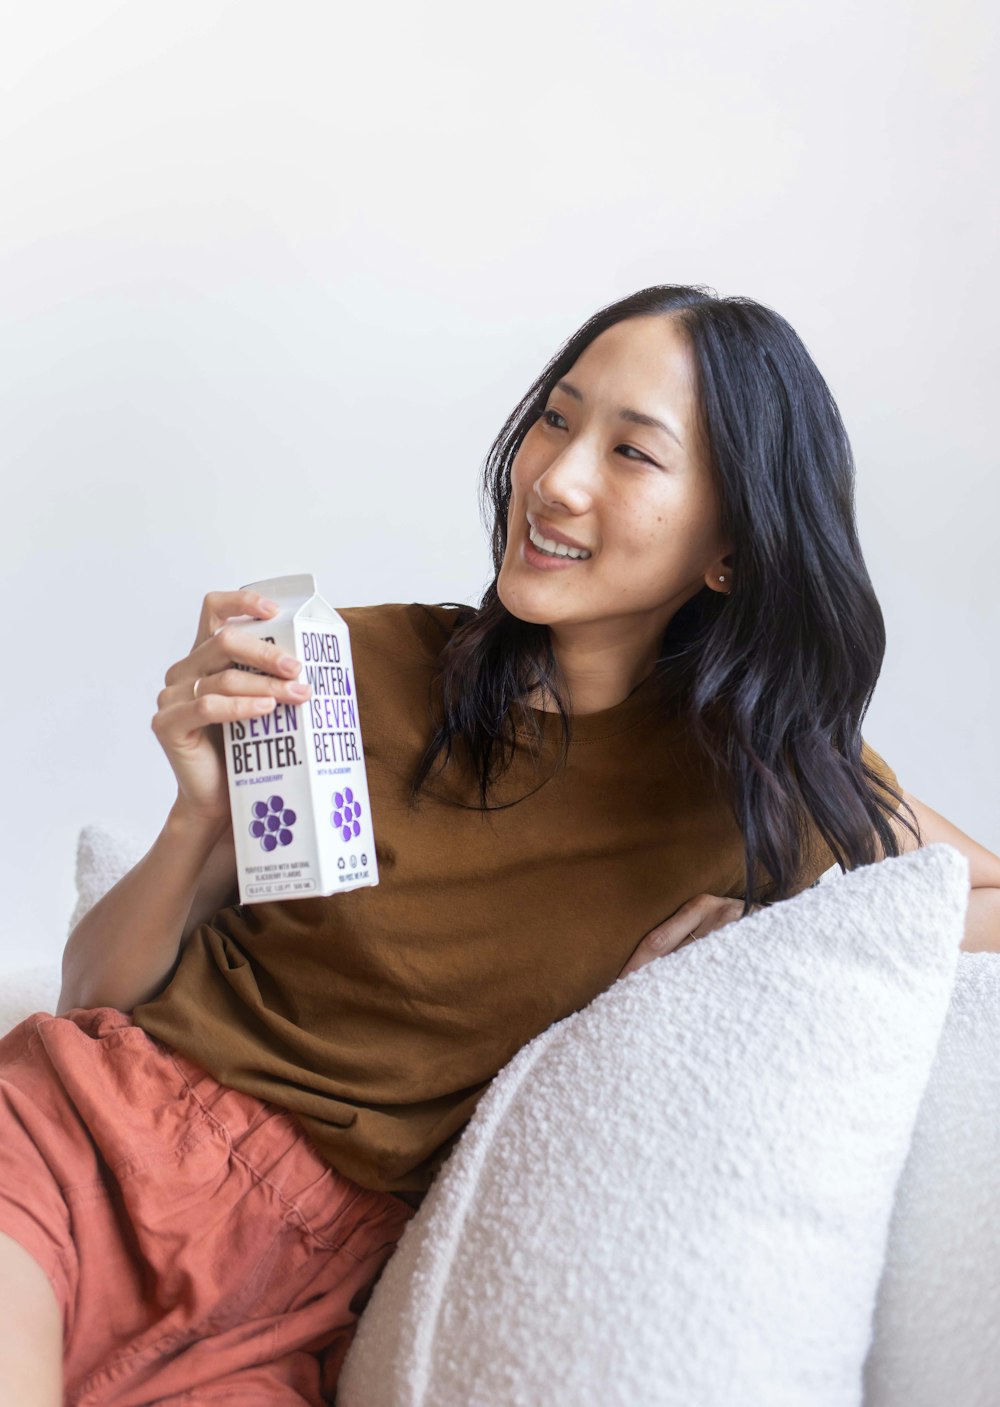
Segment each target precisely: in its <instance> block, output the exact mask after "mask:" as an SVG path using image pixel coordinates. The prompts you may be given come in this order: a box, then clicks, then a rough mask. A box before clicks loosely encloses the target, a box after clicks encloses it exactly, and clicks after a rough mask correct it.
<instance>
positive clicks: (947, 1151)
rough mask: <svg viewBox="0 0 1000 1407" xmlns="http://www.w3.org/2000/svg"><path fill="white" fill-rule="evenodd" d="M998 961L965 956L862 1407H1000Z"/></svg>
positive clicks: (901, 1201)
mask: <svg viewBox="0 0 1000 1407" xmlns="http://www.w3.org/2000/svg"><path fill="white" fill-rule="evenodd" d="M998 1170H1000V955H998V954H997V953H962V954H961V956H960V958H959V962H958V975H957V977H956V979H955V988H954V991H953V993H952V999H951V1004H950V1006H949V1008H948V1015H947V1019H946V1022H945V1026H944V1030H943V1031H942V1034H941V1040H940V1042H939V1044H938V1052H937V1057H936V1059H935V1061H934V1065H933V1067H932V1069H931V1074H930V1079H929V1080H928V1083H927V1089H926V1091H925V1092H924V1097H923V1100H922V1102H921V1105H920V1110H919V1113H918V1115H917V1122H916V1127H915V1128H914V1131H913V1139H912V1141H911V1144H910V1152H909V1155H908V1157H907V1160H906V1165H905V1166H904V1168H903V1173H902V1176H901V1178H900V1180H899V1185H898V1187H897V1188H896V1200H895V1204H894V1207H893V1212H892V1220H891V1222H890V1225H889V1242H888V1246H887V1249H886V1258H885V1267H884V1270H883V1273H882V1282H881V1284H880V1286H879V1292H878V1300H877V1302H876V1307H875V1320H874V1335H873V1341H872V1346H871V1350H870V1353H869V1356H868V1361H867V1362H866V1364H865V1407H899V1404H900V1403H905V1404H906V1407H942V1404H949V1403H953V1404H955V1407H996V1404H997V1402H998V1401H1000V1214H998V1212H997V1174H998Z"/></svg>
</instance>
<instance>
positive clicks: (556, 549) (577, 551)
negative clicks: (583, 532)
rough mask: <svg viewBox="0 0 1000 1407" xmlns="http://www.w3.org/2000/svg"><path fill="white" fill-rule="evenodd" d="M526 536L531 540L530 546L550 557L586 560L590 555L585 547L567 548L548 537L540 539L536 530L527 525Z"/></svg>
mask: <svg viewBox="0 0 1000 1407" xmlns="http://www.w3.org/2000/svg"><path fill="white" fill-rule="evenodd" d="M528 536H529V537H530V538H531V543H532V546H533V547H535V548H536V549H537V550H538V551H539V552H547V553H548V554H549V556H550V557H581V558H586V557H589V556H590V553H589V552H588V551H587V549H586V548H585V547H567V546H566V544H565V543H564V542H553V541H552V539H551V538H550V537H542V535H541V533H540V532H539V531H538V530H537V528H534V527H532V525H531V524H530V523H529V524H528Z"/></svg>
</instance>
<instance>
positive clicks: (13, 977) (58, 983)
mask: <svg viewBox="0 0 1000 1407" xmlns="http://www.w3.org/2000/svg"><path fill="white" fill-rule="evenodd" d="M144 853H145V851H144V850H143V849H142V847H141V846H140V845H139V844H138V842H137V841H136V840H134V839H133V838H132V837H131V836H130V835H127V834H124V833H122V832H120V831H115V830H109V829H108V828H107V827H106V826H100V825H87V826H84V827H82V829H81V831H80V834H79V836H78V837H77V842H76V895H77V898H76V907H75V908H74V910H73V913H72V916H71V917H70V921H69V930H68V933H67V936H68V934H69V933H72V931H73V929H74V928H75V927H76V925H77V924H78V923H79V922H80V920H81V919H82V918H83V916H84V914H85V913H88V912H89V910H90V909H92V908H93V906H94V905H95V904H96V903H97V901H98V899H101V898H103V897H104V895H105V894H106V893H107V892H108V890H109V889H112V888H113V887H114V886H115V885H116V884H117V883H118V881H119V880H120V879H121V878H122V876H123V875H126V874H128V872H129V870H130V869H131V868H132V866H133V865H135V864H136V863H137V862H138V861H139V860H140V859H141V858H142V856H143V854H144ZM61 988H62V964H61V963H59V962H51V963H42V964H40V965H38V966H34V967H26V968H22V969H20V970H19V971H16V972H5V973H4V974H3V975H2V977H0V1034H2V1033H3V1032H6V1031H9V1030H11V1028H12V1027H14V1026H16V1025H18V1023H19V1022H21V1021H23V1020H24V1019H25V1017H28V1016H31V1015H33V1013H34V1012H36V1011H55V1009H56V1007H57V1006H58V1004H59V992H60V989H61Z"/></svg>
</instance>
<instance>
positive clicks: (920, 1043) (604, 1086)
mask: <svg viewBox="0 0 1000 1407" xmlns="http://www.w3.org/2000/svg"><path fill="white" fill-rule="evenodd" d="M140 854H141V847H139V846H138V845H137V844H136V843H135V842H134V841H131V840H130V838H129V837H126V836H121V835H115V834H113V833H111V832H108V831H106V830H104V829H102V828H101V827H97V826H89V827H85V828H84V830H83V831H82V832H81V836H80V840H79V845H78V853H77V886H78V894H79V901H78V904H77V907H76V911H75V912H74V914H73V916H72V922H71V926H72V924H75V922H76V921H77V920H78V919H79V917H80V916H81V914H82V913H83V912H85V911H86V909H87V908H89V907H90V905H91V904H93V903H94V902H96V900H97V899H98V898H99V897H100V895H101V894H102V893H104V892H105V890H106V889H107V888H108V887H110V885H111V884H113V883H114V882H115V881H116V880H117V878H118V877H119V876H120V875H121V874H122V873H124V872H125V871H126V870H127V869H128V868H130V867H131V865H132V864H134V863H135V861H136V860H137V859H138V858H139V855H140ZM967 877H968V863H967V861H966V860H965V859H964V857H963V856H961V855H960V854H959V852H957V851H956V850H954V849H953V848H952V847H950V846H946V845H934V846H930V847H927V848H926V849H925V850H922V851H920V852H916V853H914V854H911V855H908V856H905V857H900V858H899V859H896V860H891V861H885V862H883V863H882V864H881V865H873V866H868V867H867V868H865V869H862V870H858V871H855V872H853V873H852V874H850V875H845V876H841V875H840V874H839V871H831V872H829V873H828V875H827V876H824V881H825V882H823V883H821V884H820V885H818V886H816V887H815V888H814V889H812V890H809V891H806V893H805V894H803V895H799V896H797V897H796V898H795V899H793V900H790V901H788V902H787V903H785V904H781V905H775V906H773V907H772V908H770V909H769V910H766V911H764V912H762V913H760V914H757V915H753V916H752V917H751V918H748V919H746V920H742V921H740V923H738V924H731V925H729V926H728V927H727V928H726V929H722V930H719V931H717V933H715V934H711V935H709V937H708V938H706V939H702V940H699V942H698V943H697V944H692V945H688V946H687V947H686V948H684V949H682V950H681V951H679V952H678V953H676V954H671V955H669V956H668V957H666V958H664V959H661V960H659V961H658V962H657V963H654V964H651V965H650V966H648V967H646V968H644V969H642V970H641V971H640V972H637V973H633V974H631V975H630V976H629V977H628V978H627V979H624V980H623V981H621V982H618V983H615V984H614V985H613V987H612V988H611V989H609V991H608V992H606V993H602V994H601V995H600V996H599V997H598V998H597V999H596V1000H595V1001H594V1002H593V1003H591V1004H590V1005H589V1006H588V1007H587V1008H585V1009H584V1010H583V1011H581V1012H578V1013H575V1014H574V1015H573V1016H571V1017H568V1018H567V1019H566V1020H565V1021H562V1022H558V1023H556V1025H555V1026H553V1027H550V1028H549V1030H548V1031H546V1032H543V1033H542V1034H541V1035H540V1036H539V1037H538V1038H536V1040H535V1041H533V1042H531V1043H530V1044H529V1045H528V1046H526V1047H525V1048H524V1049H523V1050H521V1051H520V1052H518V1054H517V1056H515V1058H514V1059H513V1060H512V1061H511V1062H510V1064H509V1065H508V1066H507V1067H505V1069H504V1070H502V1071H501V1072H500V1073H499V1074H498V1076H497V1078H496V1079H495V1080H494V1081H493V1083H492V1085H491V1086H490V1089H489V1091H488V1092H487V1095H486V1096H485V1097H484V1099H483V1100H482V1101H481V1103H480V1105H479V1107H478V1108H477V1111H476V1115H475V1117H474V1118H473V1120H472V1121H471V1123H470V1124H469V1126H468V1128H467V1130H466V1132H465V1133H464V1135H463V1138H462V1140H461V1141H460V1142H459V1144H458V1146H457V1148H456V1149H455V1150H454V1152H453V1154H452V1155H451V1157H450V1158H449V1160H448V1163H447V1164H446V1165H445V1167H444V1168H443V1169H442V1172H441V1173H440V1174H439V1176H438V1178H437V1179H436V1181H435V1184H434V1186H433V1187H432V1189H431V1192H430V1194H429V1195H428V1197H427V1199H426V1201H425V1202H424V1205H423V1207H422V1208H421V1210H420V1212H419V1213H418V1214H417V1215H416V1216H415V1217H414V1219H413V1221H412V1222H411V1223H410V1224H409V1225H408V1227H407V1228H406V1231H405V1232H404V1235H403V1238H402V1240H401V1241H400V1243H399V1247H398V1249H397V1251H396V1253H395V1254H394V1256H393V1257H392V1258H391V1260H390V1261H389V1263H388V1265H387V1267H386V1270H385V1272H384V1273H383V1275H382V1277H381V1279H380V1281H379V1283H378V1284H377V1285H376V1287H375V1292H374V1294H373V1296H372V1299H371V1301H370V1303H369V1304H368V1306H367V1308H366V1309H365V1312H364V1314H363V1315H362V1318H361V1322H360V1324H359V1328H358V1333H357V1336H356V1339H355V1341H354V1344H353V1346H352V1349H351V1352H350V1354H349V1355H348V1359H347V1362H346V1364H345V1368H344V1372H343V1374H342V1378H341V1385H340V1390H339V1392H338V1399H337V1400H338V1403H339V1404H340V1407H522V1404H523V1407H543V1405H544V1407H560V1404H566V1407H590V1404H593V1407H598V1404H600V1407H609V1404H610V1405H612V1407H613V1405H614V1404H618V1407H645V1404H664V1407H682V1404H683V1407H834V1404H836V1407H842V1405H843V1407H846V1404H848V1403H850V1404H857V1407H861V1404H862V1403H863V1404H864V1407H1000V1212H998V1210H997V1196H998V1194H997V1183H998V1179H1000V955H994V954H980V953H977V954H967V953H958V951H957V945H958V943H959V941H960V939H961V933H962V926H963V923H964V907H965V900H966V896H967ZM58 987H59V980H58V972H57V969H56V967H55V966H54V965H53V966H49V967H41V968H39V967H35V968H32V969H26V970H25V971H24V972H23V973H22V974H19V975H18V977H17V978H16V979H12V978H10V977H8V978H7V979H5V980H4V981H3V983H2V985H0V1025H2V1027H3V1029H7V1028H9V1026H10V1025H12V1024H13V1023H14V1022H15V1021H16V1020H18V1019H20V1018H21V1017H23V1016H24V1015H27V1014H29V1013H30V1012H32V1011H36V1010H44V1009H47V1010H52V1009H54V1005H55V1002H56V999H57V994H58Z"/></svg>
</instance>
